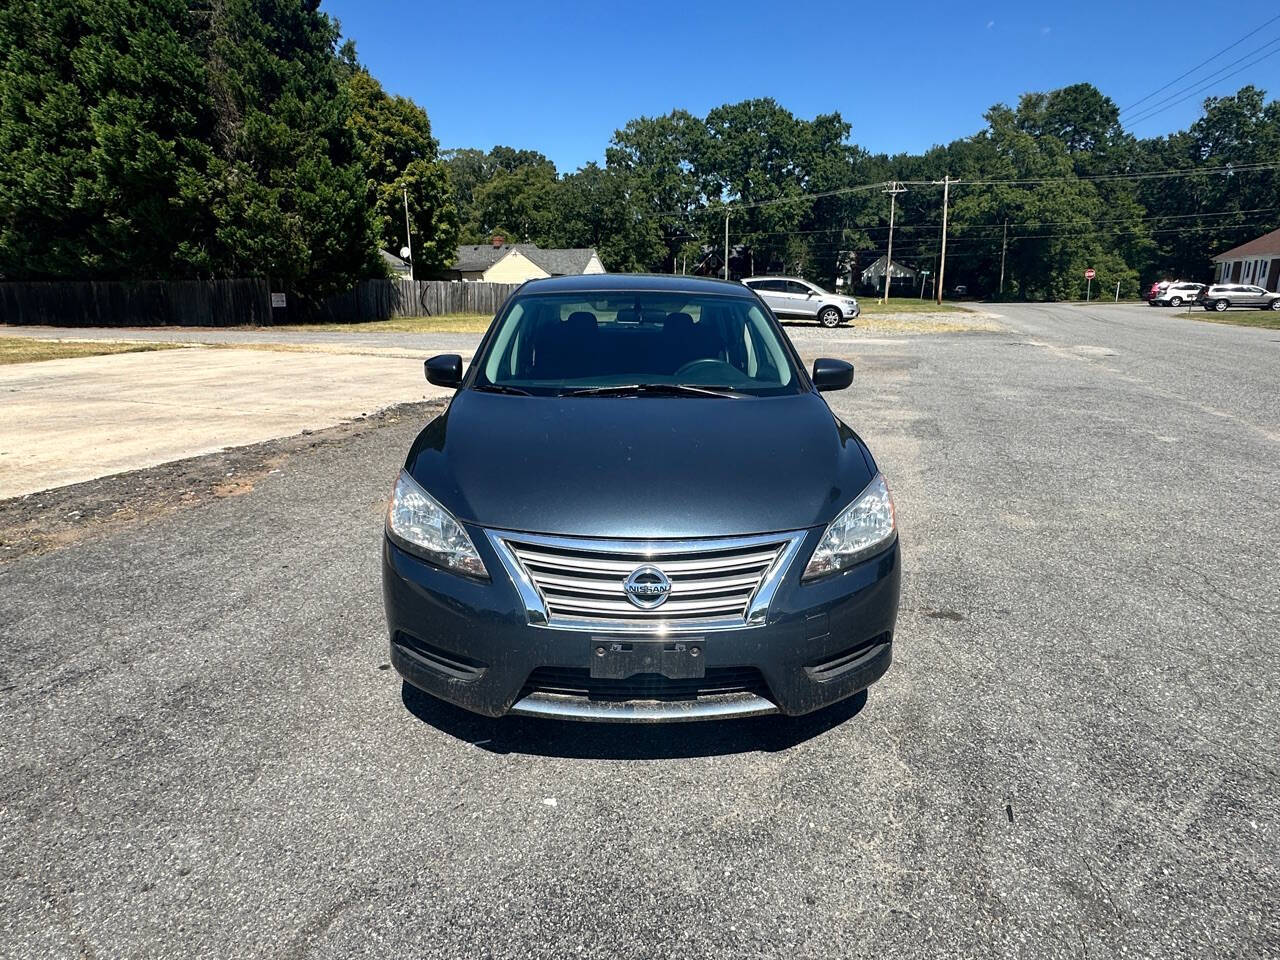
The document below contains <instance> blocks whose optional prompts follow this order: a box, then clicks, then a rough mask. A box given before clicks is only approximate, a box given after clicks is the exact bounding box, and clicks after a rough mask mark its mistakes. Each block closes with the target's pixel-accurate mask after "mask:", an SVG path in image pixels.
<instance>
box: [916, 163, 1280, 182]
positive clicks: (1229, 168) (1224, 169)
mask: <svg viewBox="0 0 1280 960" xmlns="http://www.w3.org/2000/svg"><path fill="white" fill-rule="evenodd" d="M1275 169H1280V162H1275V161H1272V162H1269V163H1243V164H1240V165H1238V166H1237V165H1233V164H1230V163H1227V164H1222V165H1219V166H1213V167H1188V168H1183V169H1181V170H1150V171H1147V172H1144V173H1110V174H1101V175H1099V176H1094V177H1034V178H1030V179H1026V180H952V181H951V184H952V186H954V185H955V184H962V185H964V186H970V187H994V186H1024V185H1026V186H1034V185H1036V184H1044V183H1101V182H1108V181H1115V180H1173V179H1177V178H1179V177H1198V176H1206V177H1211V176H1232V175H1234V174H1237V173H1253V172H1256V171H1259V170H1275ZM902 182H903V183H904V184H906V185H907V186H930V185H932V186H942V181H941V180H904V181H902Z"/></svg>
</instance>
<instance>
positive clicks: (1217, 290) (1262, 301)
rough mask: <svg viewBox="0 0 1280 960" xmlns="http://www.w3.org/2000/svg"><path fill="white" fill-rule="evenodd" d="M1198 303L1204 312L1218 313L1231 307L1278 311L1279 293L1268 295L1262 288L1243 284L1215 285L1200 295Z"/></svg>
mask: <svg viewBox="0 0 1280 960" xmlns="http://www.w3.org/2000/svg"><path fill="white" fill-rule="evenodd" d="M1200 302H1201V303H1202V304H1204V308H1205V309H1206V310H1216V311H1217V312H1218V313H1222V312H1223V311H1224V310H1227V309H1230V308H1231V307H1244V308H1246V309H1248V310H1280V293H1270V292H1268V291H1267V290H1264V289H1262V287H1255V286H1251V285H1249V284H1245V283H1215V284H1214V285H1213V286H1211V287H1210V288H1209V289H1207V290H1206V291H1205V292H1204V293H1202V294H1200Z"/></svg>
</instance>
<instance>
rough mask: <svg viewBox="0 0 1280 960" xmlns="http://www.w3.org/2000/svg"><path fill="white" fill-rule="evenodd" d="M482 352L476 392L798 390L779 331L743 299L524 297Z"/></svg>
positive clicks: (650, 295) (702, 393)
mask: <svg viewBox="0 0 1280 960" xmlns="http://www.w3.org/2000/svg"><path fill="white" fill-rule="evenodd" d="M486 343H487V346H486V348H485V349H484V351H483V353H482V355H481V356H479V357H478V358H477V359H476V364H475V365H476V368H477V369H476V374H475V379H474V380H473V382H472V387H473V388H474V389H477V390H491V391H496V392H504V393H527V394H536V395H574V394H576V395H610V394H624V395H625V394H629V393H637V394H641V393H654V394H671V393H679V394H681V395H689V396H700V397H715V396H725V397H734V396H743V395H746V396H778V395H783V394H794V393H798V392H800V391H801V389H802V387H801V384H800V377H799V376H798V374H797V371H796V368H795V365H794V364H793V362H792V358H791V354H790V352H789V351H788V349H787V347H786V345H785V344H784V342H783V340H782V337H781V335H780V334H779V332H778V330H777V328H776V327H775V326H774V325H773V323H772V321H770V320H769V318H768V317H767V316H766V315H765V312H764V311H763V310H761V309H760V306H759V304H758V303H757V302H756V301H755V300H754V299H747V298H742V297H725V296H718V295H714V294H689V293H678V292H677V293H667V292H660V293H659V292H645V293H634V292H632V293H627V292H621V291H617V292H607V293H589V292H588V293H582V292H578V293H563V294H527V295H524V296H520V297H517V298H515V299H514V300H513V301H512V302H511V304H510V305H509V306H508V308H507V310H506V311H505V312H504V313H503V315H502V316H501V318H500V319H499V321H498V323H497V326H496V328H495V329H494V330H493V331H492V333H491V335H490V336H489V338H488V339H487V341H486Z"/></svg>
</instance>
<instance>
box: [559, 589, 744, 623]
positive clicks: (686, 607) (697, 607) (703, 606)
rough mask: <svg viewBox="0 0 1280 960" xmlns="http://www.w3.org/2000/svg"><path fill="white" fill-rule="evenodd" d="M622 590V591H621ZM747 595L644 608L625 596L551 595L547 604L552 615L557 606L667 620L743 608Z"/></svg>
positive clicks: (670, 602) (587, 611)
mask: <svg viewBox="0 0 1280 960" xmlns="http://www.w3.org/2000/svg"><path fill="white" fill-rule="evenodd" d="M619 592H621V591H619ZM746 603H747V598H746V597H732V598H730V599H728V600H705V601H698V600H686V601H680V600H668V601H667V602H666V603H664V604H663V605H662V606H661V607H658V608H657V609H654V610H642V609H640V608H639V607H635V606H632V605H631V604H630V603H628V602H627V601H626V600H594V599H592V600H583V599H580V598H574V597H560V596H549V597H548V598H547V605H548V606H549V607H550V608H551V615H552V617H554V616H555V614H556V611H557V610H576V611H579V612H581V613H585V614H588V615H590V614H594V613H596V612H599V613H614V614H618V615H620V616H624V617H644V618H645V619H647V620H668V619H671V618H672V617H673V616H680V615H683V616H689V615H691V614H707V613H719V612H722V611H729V610H741V609H742V608H743V607H744V606H746Z"/></svg>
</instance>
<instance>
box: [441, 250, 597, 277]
mask: <svg viewBox="0 0 1280 960" xmlns="http://www.w3.org/2000/svg"><path fill="white" fill-rule="evenodd" d="M513 250H514V251H516V252H518V253H519V254H520V255H521V256H524V257H528V258H529V259H530V260H532V261H533V262H534V263H535V264H537V265H538V266H539V267H541V268H542V269H543V270H545V271H547V273H549V274H551V275H552V276H565V275H572V274H577V273H582V271H583V270H585V269H586V268H587V264H589V263H590V262H591V258H592V257H594V256H596V252H595V250H594V249H593V248H591V247H576V248H564V249H554V248H552V249H547V250H544V249H542V248H541V247H539V246H538V245H537V244H536V243H504V244H500V245H499V246H496V247H495V246H494V245H493V244H491V243H479V244H470V245H467V246H462V247H459V248H458V256H457V260H456V261H455V263H454V265H453V266H452V267H451V268H450V269H452V270H458V271H461V272H465V273H483V272H484V271H485V270H488V269H489V268H490V267H492V266H493V265H494V264H495V263H497V262H498V261H499V260H501V259H502V258H503V257H505V256H506V255H507V254H509V253H511V252H512V251H513Z"/></svg>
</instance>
